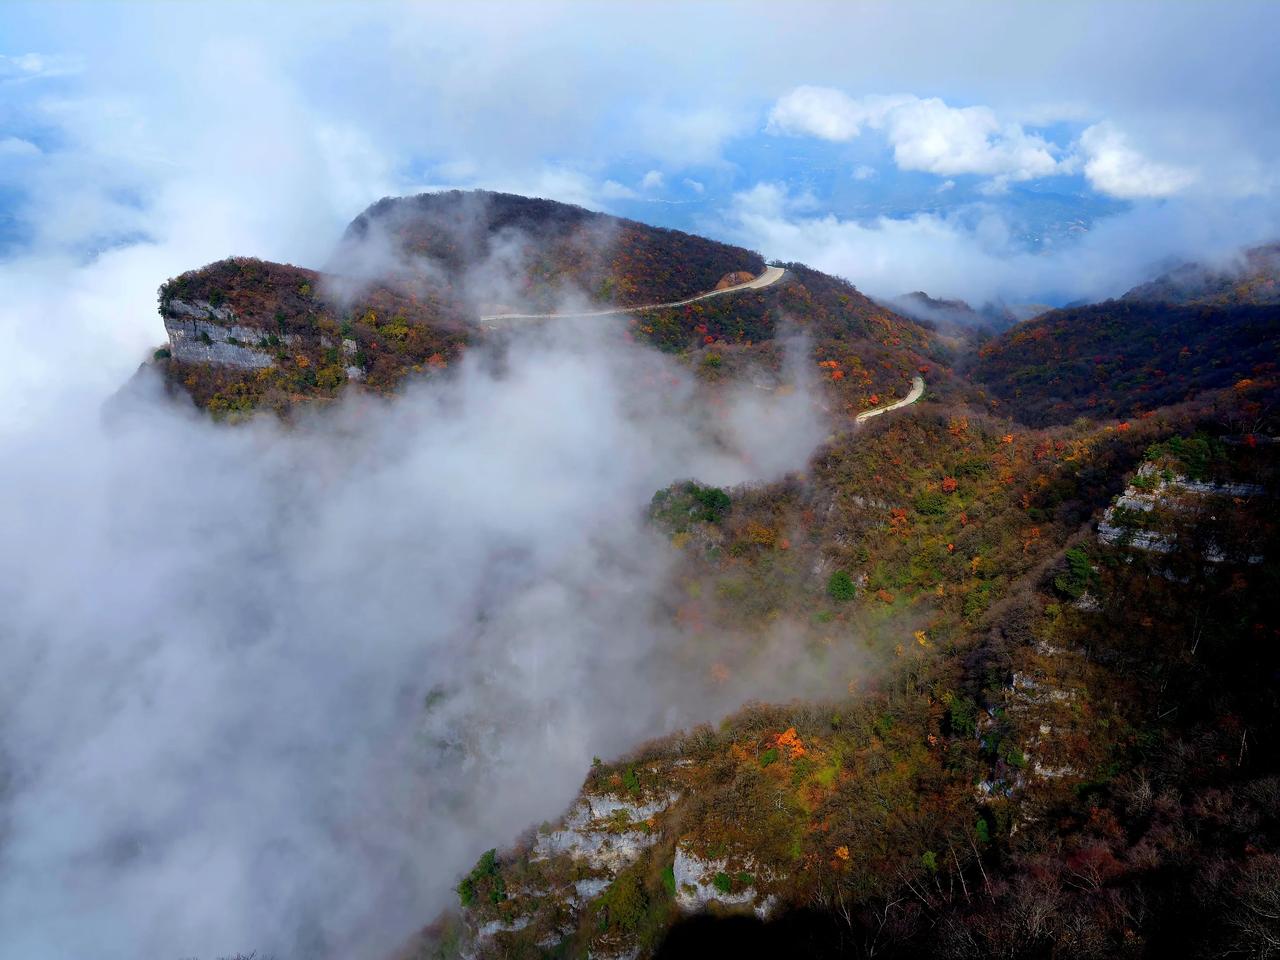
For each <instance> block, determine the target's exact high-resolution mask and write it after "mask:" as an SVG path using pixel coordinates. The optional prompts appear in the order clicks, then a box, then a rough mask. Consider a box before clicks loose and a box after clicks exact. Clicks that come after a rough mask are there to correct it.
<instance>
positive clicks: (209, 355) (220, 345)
mask: <svg viewBox="0 0 1280 960" xmlns="http://www.w3.org/2000/svg"><path fill="white" fill-rule="evenodd" d="M164 329H165V332H166V333H167V334H168V335H169V355H170V356H171V357H172V358H173V359H174V360H178V361H179V362H182V363H220V364H226V365H228V366H232V367H239V368H241V369H246V370H258V369H261V368H263V367H270V366H274V365H275V362H276V361H275V358H274V357H273V356H272V354H271V353H270V352H269V350H268V347H269V343H268V341H267V338H266V336H264V335H263V332H262V331H261V330H260V329H256V328H254V327H246V326H244V325H242V324H239V323H237V322H236V315H235V311H233V310H232V309H231V308H230V307H226V306H223V307H215V306H214V305H213V304H211V303H209V302H208V301H202V300H197V301H195V302H188V301H186V300H171V301H170V302H169V312H168V313H166V314H165V316H164ZM285 340H286V342H287V341H289V340H293V341H296V340H297V337H296V336H286V338H285Z"/></svg>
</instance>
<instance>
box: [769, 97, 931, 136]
mask: <svg viewBox="0 0 1280 960" xmlns="http://www.w3.org/2000/svg"><path fill="white" fill-rule="evenodd" d="M915 99H916V98H915V97H913V96H911V95H909V94H898V95H895V96H869V97H862V98H860V99H858V100H855V99H854V98H853V97H850V96H849V95H848V94H846V93H844V92H843V91H840V90H833V89H831V88H830V87H808V86H804V87H796V88H795V89H794V90H792V91H791V92H790V93H788V94H787V95H786V96H784V97H782V98H781V99H780V100H778V102H777V103H776V104H774V107H773V110H772V111H770V113H769V122H768V125H767V126H766V128H765V129H766V130H767V131H768V132H769V133H772V134H786V135H790V136H811V137H820V138H821V139H823V140H837V141H842V140H852V139H853V138H854V137H856V136H858V135H859V134H860V133H862V128H863V127H864V126H868V127H873V128H878V127H880V126H883V124H884V120H885V117H886V116H887V115H888V114H889V112H890V111H892V110H893V109H895V108H896V107H899V106H901V105H903V104H904V103H909V102H911V101H913V100H915Z"/></svg>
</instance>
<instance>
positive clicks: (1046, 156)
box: [887, 97, 1058, 180]
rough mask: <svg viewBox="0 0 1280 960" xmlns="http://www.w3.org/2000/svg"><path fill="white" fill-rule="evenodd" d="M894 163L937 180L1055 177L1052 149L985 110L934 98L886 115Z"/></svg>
mask: <svg viewBox="0 0 1280 960" xmlns="http://www.w3.org/2000/svg"><path fill="white" fill-rule="evenodd" d="M887 130H888V137H889V142H890V143H891V144H893V158H894V161H895V162H896V163H897V164H898V166H899V167H900V168H902V169H903V170H923V171H926V172H928V173H936V174H939V175H941V176H954V175H956V174H965V173H973V174H979V175H983V176H1004V177H1009V178H1010V179H1013V180H1030V179H1032V178H1034V177H1044V176H1048V175H1050V174H1052V173H1054V172H1055V171H1056V170H1057V167H1058V161H1057V160H1056V159H1055V158H1054V147H1053V146H1052V145H1051V144H1049V143H1048V142H1047V141H1046V140H1045V139H1044V138H1042V137H1040V136H1037V135H1035V134H1032V133H1027V132H1026V131H1025V130H1024V129H1023V128H1022V127H1021V126H1020V125H1019V124H1016V123H1004V124H1002V123H1000V121H999V120H998V119H997V118H996V115H995V112H994V111H993V110H991V109H990V108H988V107H958V108H957V107H949V106H947V105H946V104H945V103H943V102H942V101H941V100H939V99H937V98H936V97H933V98H930V99H928V100H914V101H912V102H909V103H904V104H902V105H900V106H899V107H897V108H896V109H894V110H892V111H890V112H889V114H888V116H887Z"/></svg>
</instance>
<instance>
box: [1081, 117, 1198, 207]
mask: <svg viewBox="0 0 1280 960" xmlns="http://www.w3.org/2000/svg"><path fill="white" fill-rule="evenodd" d="M1080 151H1081V153H1082V154H1083V156H1084V175H1085V177H1086V178H1088V180H1089V183H1090V184H1091V185H1092V186H1093V188H1094V189H1095V190H1100V191H1102V192H1103V193H1109V194H1111V195H1112V196H1114V197H1126V198H1135V199H1136V198H1140V197H1168V196H1171V195H1173V194H1175V193H1180V192H1181V191H1183V190H1185V189H1186V188H1187V187H1189V186H1191V184H1192V183H1194V182H1195V180H1196V173H1195V171H1193V170H1189V169H1186V168H1184V167H1177V166H1173V165H1170V164H1164V163H1156V162H1155V161H1152V160H1148V159H1147V158H1146V157H1144V156H1143V155H1142V154H1141V153H1139V152H1138V151H1137V150H1135V149H1134V148H1133V147H1131V146H1130V145H1129V141H1128V138H1126V137H1125V135H1124V134H1123V133H1122V132H1121V131H1120V130H1118V129H1116V127H1115V126H1114V125H1112V124H1110V123H1096V124H1094V125H1093V126H1091V127H1089V128H1088V129H1087V130H1085V131H1084V133H1082V134H1081V135H1080Z"/></svg>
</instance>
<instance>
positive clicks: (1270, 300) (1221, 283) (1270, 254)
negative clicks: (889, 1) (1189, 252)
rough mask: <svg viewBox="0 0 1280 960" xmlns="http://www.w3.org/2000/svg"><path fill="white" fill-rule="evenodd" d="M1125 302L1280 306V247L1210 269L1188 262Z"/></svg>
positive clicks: (1129, 295) (1269, 247) (1270, 246)
mask: <svg viewBox="0 0 1280 960" xmlns="http://www.w3.org/2000/svg"><path fill="white" fill-rule="evenodd" d="M1124 299H1125V300H1145V301H1149V302H1156V303H1193V304H1194V303H1202V304H1212V305H1215V306H1225V305H1228V304H1275V303H1280V244H1275V243H1272V244H1267V245H1266V246H1261V247H1254V248H1253V249H1251V250H1246V251H1245V252H1244V253H1243V254H1242V255H1241V257H1240V259H1239V261H1238V262H1237V263H1234V264H1232V265H1229V266H1225V267H1210V266H1206V265H1204V264H1199V263H1188V264H1184V265H1182V266H1181V267H1178V268H1176V269H1174V270H1171V271H1169V272H1168V273H1166V274H1163V275H1161V276H1159V277H1157V278H1156V279H1155V280H1152V281H1150V282H1148V283H1144V284H1140V285H1139V286H1136V287H1134V288H1133V289H1132V290H1130V291H1129V292H1128V293H1126V294H1125V295H1124Z"/></svg>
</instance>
